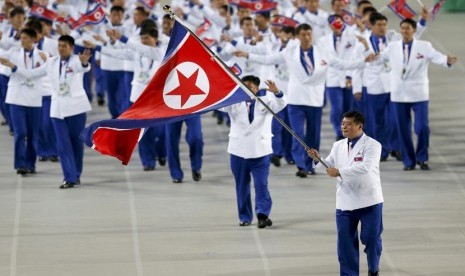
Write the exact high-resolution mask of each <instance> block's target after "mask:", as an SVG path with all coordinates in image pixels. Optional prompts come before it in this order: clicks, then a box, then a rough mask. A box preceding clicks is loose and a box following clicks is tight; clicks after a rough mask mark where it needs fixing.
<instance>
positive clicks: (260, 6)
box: [255, 3, 263, 10]
mask: <svg viewBox="0 0 465 276" xmlns="http://www.w3.org/2000/svg"><path fill="white" fill-rule="evenodd" d="M262 8H263V4H262V3H256V4H255V9H256V10H261V9H262Z"/></svg>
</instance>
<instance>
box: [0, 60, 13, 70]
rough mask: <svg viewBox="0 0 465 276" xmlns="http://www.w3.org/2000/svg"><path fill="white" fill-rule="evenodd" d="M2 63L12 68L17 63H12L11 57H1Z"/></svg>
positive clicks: (0, 61)
mask: <svg viewBox="0 0 465 276" xmlns="http://www.w3.org/2000/svg"><path fill="white" fill-rule="evenodd" d="M0 63H1V64H3V65H5V66H7V67H10V68H13V67H15V65H14V64H13V63H11V61H10V60H9V59H6V58H0Z"/></svg>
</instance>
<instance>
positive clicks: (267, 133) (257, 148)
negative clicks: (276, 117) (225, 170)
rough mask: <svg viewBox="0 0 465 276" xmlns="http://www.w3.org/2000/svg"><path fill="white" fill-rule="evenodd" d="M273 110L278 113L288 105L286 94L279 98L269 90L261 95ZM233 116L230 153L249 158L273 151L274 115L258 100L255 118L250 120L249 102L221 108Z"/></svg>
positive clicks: (255, 107)
mask: <svg viewBox="0 0 465 276" xmlns="http://www.w3.org/2000/svg"><path fill="white" fill-rule="evenodd" d="M260 99H262V100H263V102H265V103H266V104H267V105H268V106H269V107H270V108H271V110H273V112H275V113H277V112H279V111H280V110H282V109H283V108H284V107H285V106H286V96H284V95H283V97H281V98H278V97H276V96H275V95H274V94H273V93H271V92H267V93H266V95H265V96H262V97H260ZM221 111H224V112H228V114H229V116H230V118H231V129H230V132H229V144H228V153H230V154H234V155H236V156H239V157H242V158H245V159H249V158H258V157H263V156H266V155H268V154H271V153H273V148H272V147H271V137H273V134H272V133H271V121H272V119H273V115H272V114H271V113H270V112H269V111H268V110H267V109H265V107H264V106H263V105H262V104H261V103H260V102H258V101H256V102H255V106H254V120H253V121H252V123H250V122H249V112H248V107H247V102H240V103H237V104H234V105H231V106H227V107H224V108H222V109H221Z"/></svg>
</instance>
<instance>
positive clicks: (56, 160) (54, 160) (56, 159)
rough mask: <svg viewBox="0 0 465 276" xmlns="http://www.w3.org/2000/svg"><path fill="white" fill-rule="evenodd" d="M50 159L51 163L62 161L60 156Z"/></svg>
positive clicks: (53, 156)
mask: <svg viewBox="0 0 465 276" xmlns="http://www.w3.org/2000/svg"><path fill="white" fill-rule="evenodd" d="M49 159H50V162H58V161H60V159H58V156H56V155H52V156H50V158H49Z"/></svg>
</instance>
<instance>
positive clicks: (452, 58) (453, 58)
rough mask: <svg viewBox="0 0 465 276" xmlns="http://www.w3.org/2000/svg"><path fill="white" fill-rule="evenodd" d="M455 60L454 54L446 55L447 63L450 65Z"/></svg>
mask: <svg viewBox="0 0 465 276" xmlns="http://www.w3.org/2000/svg"><path fill="white" fill-rule="evenodd" d="M456 62H457V57H455V56H447V64H449V65H452V64H454V63H456Z"/></svg>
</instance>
